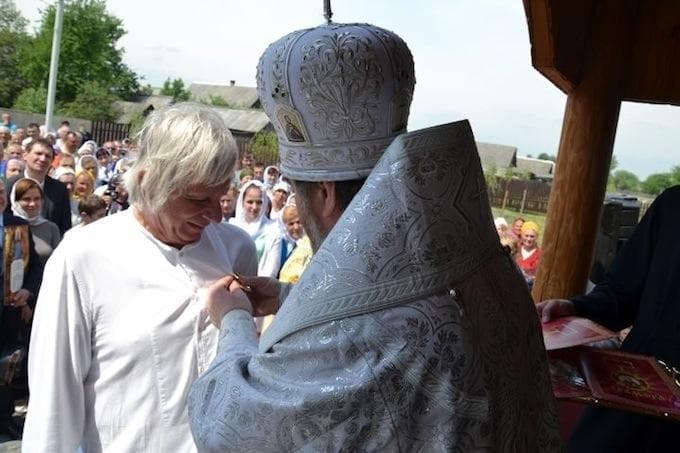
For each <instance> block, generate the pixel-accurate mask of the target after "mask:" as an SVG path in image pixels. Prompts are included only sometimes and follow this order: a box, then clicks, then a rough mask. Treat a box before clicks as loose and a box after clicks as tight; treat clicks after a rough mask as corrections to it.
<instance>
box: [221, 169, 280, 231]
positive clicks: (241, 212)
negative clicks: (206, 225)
mask: <svg viewBox="0 0 680 453" xmlns="http://www.w3.org/2000/svg"><path fill="white" fill-rule="evenodd" d="M253 186H255V187H257V188H258V189H260V192H261V196H262V209H260V214H259V215H258V217H257V219H255V220H254V221H252V222H248V221H247V220H246V210H245V208H244V207H243V199H244V198H245V196H246V192H247V191H248V189H250V188H251V187H253ZM268 210H269V197H268V196H267V192H266V190H265V188H264V184H263V183H261V182H260V181H258V180H255V179H254V180H251V181H248V182H247V183H245V184H244V185H243V187H242V188H241V191H240V192H239V194H238V200H237V201H236V212H235V213H234V217H232V218H231V219H229V223H231V224H233V225H236V226H237V227H240V228H242V229H243V230H245V231H246V232H247V233H248V234H249V235H250V237H251V238H252V239H255V238H257V237H258V236H260V235H261V234H262V233H263V232H264V228H265V226H266V225H267V224H269V223H270V222H271V221H270V220H269V219H268V218H267V211H268Z"/></svg>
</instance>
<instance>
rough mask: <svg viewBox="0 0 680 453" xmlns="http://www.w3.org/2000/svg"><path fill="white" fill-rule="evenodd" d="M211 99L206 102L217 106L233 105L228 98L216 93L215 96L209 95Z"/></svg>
mask: <svg viewBox="0 0 680 453" xmlns="http://www.w3.org/2000/svg"><path fill="white" fill-rule="evenodd" d="M208 98H209V101H208V102H206V104H210V105H214V106H215V107H232V105H231V104H229V102H227V100H226V99H224V98H223V97H222V96H219V95H216V96H213V95H212V94H211V95H210V96H209V97H208Z"/></svg>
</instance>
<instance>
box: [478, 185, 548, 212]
mask: <svg viewBox="0 0 680 453" xmlns="http://www.w3.org/2000/svg"><path fill="white" fill-rule="evenodd" d="M549 198H550V184H548V183H547V182H544V181H537V180H531V181H522V180H518V179H509V180H508V179H504V178H498V184H497V185H496V187H489V202H490V203H491V206H493V207H495V208H501V209H505V208H511V209H515V210H517V211H519V212H524V211H531V212H541V213H545V212H548V199H549Z"/></svg>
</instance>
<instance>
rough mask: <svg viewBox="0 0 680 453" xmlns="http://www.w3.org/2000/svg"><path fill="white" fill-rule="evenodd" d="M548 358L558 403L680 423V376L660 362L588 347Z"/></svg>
mask: <svg viewBox="0 0 680 453" xmlns="http://www.w3.org/2000/svg"><path fill="white" fill-rule="evenodd" d="M548 356H549V358H550V375H551V379H552V384H553V392H554V393H555V397H556V398H557V399H558V400H570V401H577V402H583V403H587V404H593V405H602V406H607V407H613V408H617V409H623V410H627V411H632V412H639V413H643V414H648V415H655V416H659V417H666V418H674V419H678V420H680V374H678V373H675V372H674V371H673V370H671V369H668V368H667V367H666V366H664V365H663V364H661V363H659V361H658V360H656V359H655V358H654V357H648V356H643V355H639V354H630V353H626V352H621V351H614V350H606V349H596V348H591V347H587V346H580V347H575V348H570V349H561V350H553V351H550V352H549V353H548Z"/></svg>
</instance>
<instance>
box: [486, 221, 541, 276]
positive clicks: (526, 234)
mask: <svg viewBox="0 0 680 453" xmlns="http://www.w3.org/2000/svg"><path fill="white" fill-rule="evenodd" d="M494 224H495V226H496V232H497V233H498V237H499V239H500V241H501V244H502V245H503V247H504V248H505V249H506V250H507V252H508V254H509V255H510V256H512V257H513V258H514V260H515V263H516V264H517V268H518V269H519V270H520V272H521V273H522V276H524V279H525V280H526V282H527V285H528V286H529V288H531V287H532V286H533V284H534V280H535V279H536V272H537V270H538V265H539V263H540V261H541V248H540V247H539V245H538V235H539V232H540V227H539V226H538V224H537V223H536V222H533V221H526V220H525V219H524V218H522V217H517V218H515V220H513V222H512V226H509V225H508V222H507V221H506V220H505V218H503V217H497V218H495V219H494Z"/></svg>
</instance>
